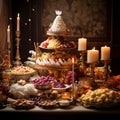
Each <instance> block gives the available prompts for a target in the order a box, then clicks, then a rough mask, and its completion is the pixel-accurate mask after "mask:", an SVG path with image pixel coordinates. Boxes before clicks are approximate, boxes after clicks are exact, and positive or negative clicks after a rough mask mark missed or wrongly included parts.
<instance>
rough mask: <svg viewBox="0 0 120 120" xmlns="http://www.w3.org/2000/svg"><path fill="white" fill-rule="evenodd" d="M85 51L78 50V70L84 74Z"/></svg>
mask: <svg viewBox="0 0 120 120" xmlns="http://www.w3.org/2000/svg"><path fill="white" fill-rule="evenodd" d="M85 53H86V51H85V50H83V51H80V72H81V73H82V75H83V76H84V75H85V69H86V63H85Z"/></svg>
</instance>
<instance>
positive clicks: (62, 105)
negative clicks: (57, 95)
mask: <svg viewBox="0 0 120 120" xmlns="http://www.w3.org/2000/svg"><path fill="white" fill-rule="evenodd" d="M58 103H59V105H60V106H61V107H66V106H69V105H70V101H69V100H67V99H61V100H59V101H58Z"/></svg>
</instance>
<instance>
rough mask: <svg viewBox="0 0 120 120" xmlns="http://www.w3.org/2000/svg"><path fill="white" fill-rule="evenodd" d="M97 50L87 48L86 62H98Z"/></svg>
mask: <svg viewBox="0 0 120 120" xmlns="http://www.w3.org/2000/svg"><path fill="white" fill-rule="evenodd" d="M98 59H99V51H98V50H95V48H93V49H92V50H87V63H94V62H98Z"/></svg>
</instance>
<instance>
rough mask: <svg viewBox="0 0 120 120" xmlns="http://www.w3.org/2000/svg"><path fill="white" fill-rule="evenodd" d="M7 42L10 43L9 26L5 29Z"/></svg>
mask: <svg viewBox="0 0 120 120" xmlns="http://www.w3.org/2000/svg"><path fill="white" fill-rule="evenodd" d="M7 42H10V25H8V28H7Z"/></svg>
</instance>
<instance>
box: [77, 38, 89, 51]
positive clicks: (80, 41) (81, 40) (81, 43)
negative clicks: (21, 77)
mask: <svg viewBox="0 0 120 120" xmlns="http://www.w3.org/2000/svg"><path fill="white" fill-rule="evenodd" d="M86 46H87V39H86V38H79V39H78V51H83V50H86Z"/></svg>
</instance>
